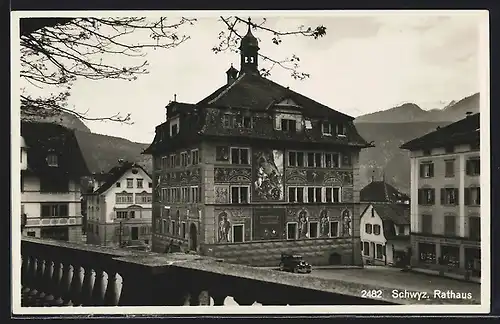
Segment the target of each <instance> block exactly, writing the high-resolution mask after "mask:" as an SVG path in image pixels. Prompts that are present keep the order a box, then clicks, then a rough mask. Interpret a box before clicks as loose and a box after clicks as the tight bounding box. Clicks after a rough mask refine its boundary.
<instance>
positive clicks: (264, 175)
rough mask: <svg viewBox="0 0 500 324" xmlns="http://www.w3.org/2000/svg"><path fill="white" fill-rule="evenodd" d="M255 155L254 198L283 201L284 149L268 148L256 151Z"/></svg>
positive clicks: (256, 199)
mask: <svg viewBox="0 0 500 324" xmlns="http://www.w3.org/2000/svg"><path fill="white" fill-rule="evenodd" d="M253 157H254V161H253V173H254V176H253V195H252V198H253V200H254V201H282V200H283V199H284V189H283V151H280V150H267V149H266V150H261V151H256V152H254V154H253Z"/></svg>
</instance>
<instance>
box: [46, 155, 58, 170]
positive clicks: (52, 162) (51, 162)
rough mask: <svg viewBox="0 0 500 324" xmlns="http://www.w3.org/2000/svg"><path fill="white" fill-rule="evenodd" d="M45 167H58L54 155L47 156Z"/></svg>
mask: <svg viewBox="0 0 500 324" xmlns="http://www.w3.org/2000/svg"><path fill="white" fill-rule="evenodd" d="M47 165H48V166H50V167H57V166H58V161H57V155H56V154H54V153H50V154H49V155H47Z"/></svg>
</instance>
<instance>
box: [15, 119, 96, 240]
mask: <svg viewBox="0 0 500 324" xmlns="http://www.w3.org/2000/svg"><path fill="white" fill-rule="evenodd" d="M21 135H22V137H21V161H20V162H21V216H22V219H23V221H22V223H23V225H24V227H23V229H22V233H23V234H24V235H28V236H34V237H41V238H48V239H57V240H64V241H71V242H81V241H82V238H81V233H82V227H81V226H82V214H81V209H80V178H81V177H82V176H85V175H86V174H88V170H87V167H86V164H85V161H84V159H83V156H82V153H81V151H80V148H79V146H78V142H77V140H76V137H75V135H74V132H73V131H71V130H69V129H67V128H65V127H63V126H60V125H56V124H51V123H37V122H22V124H21Z"/></svg>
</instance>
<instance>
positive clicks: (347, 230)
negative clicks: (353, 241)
mask: <svg viewBox="0 0 500 324" xmlns="http://www.w3.org/2000/svg"><path fill="white" fill-rule="evenodd" d="M351 222H352V219H351V212H350V211H349V210H348V209H344V210H343V211H342V235H344V236H351V235H352V226H351Z"/></svg>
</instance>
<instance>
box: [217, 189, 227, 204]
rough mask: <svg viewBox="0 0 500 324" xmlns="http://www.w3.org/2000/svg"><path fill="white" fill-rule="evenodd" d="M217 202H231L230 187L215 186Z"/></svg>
mask: <svg viewBox="0 0 500 324" xmlns="http://www.w3.org/2000/svg"><path fill="white" fill-rule="evenodd" d="M215 203H216V204H228V203H229V187H227V186H224V187H222V186H221V187H219V186H216V187H215Z"/></svg>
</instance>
